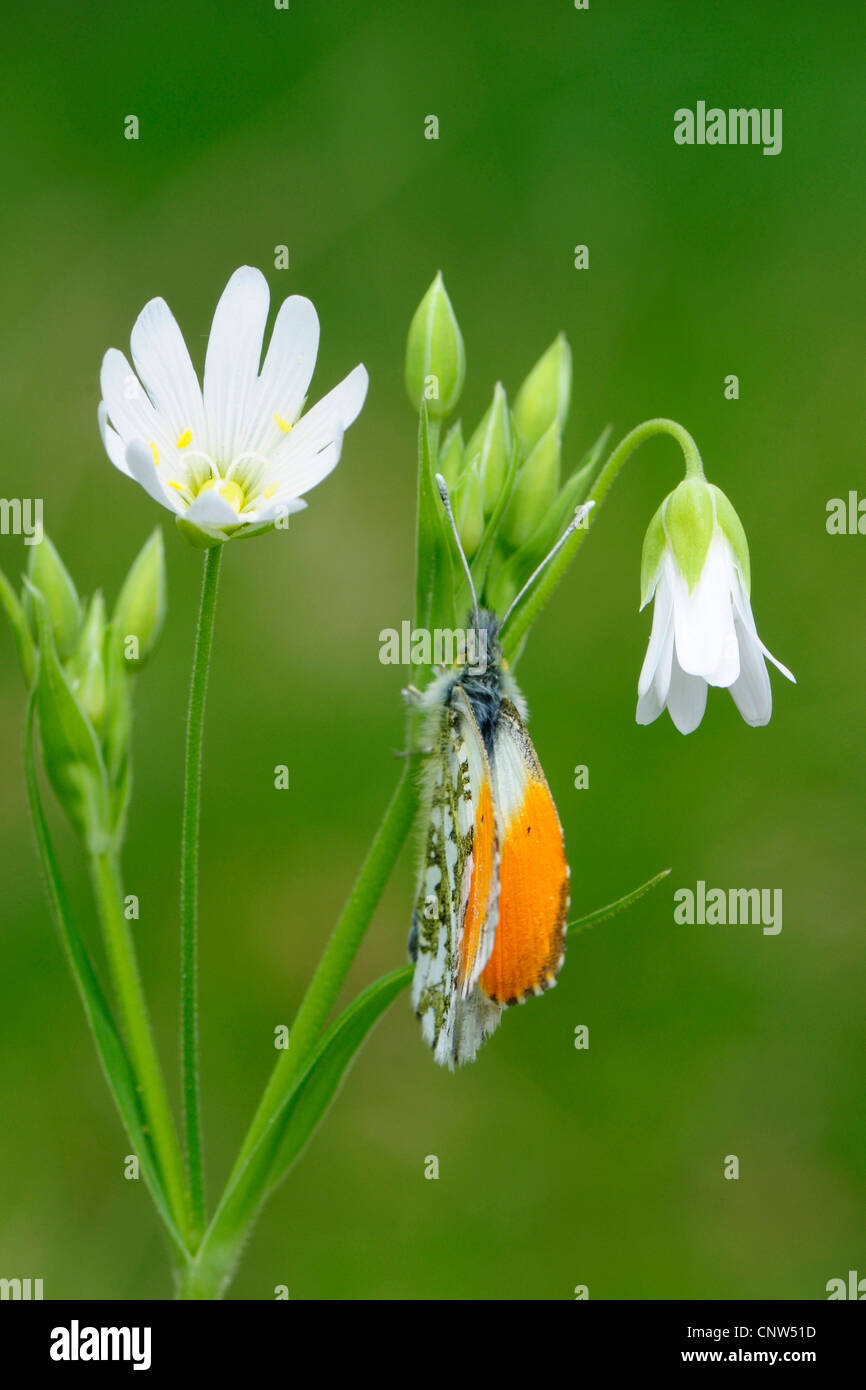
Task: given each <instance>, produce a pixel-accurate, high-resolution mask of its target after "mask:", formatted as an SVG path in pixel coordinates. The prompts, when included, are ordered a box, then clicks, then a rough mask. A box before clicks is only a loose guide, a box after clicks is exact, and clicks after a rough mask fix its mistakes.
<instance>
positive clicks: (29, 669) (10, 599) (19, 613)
mask: <svg viewBox="0 0 866 1390" xmlns="http://www.w3.org/2000/svg"><path fill="white" fill-rule="evenodd" d="M0 604H2V606H3V608H4V610H5V613H6V616H7V618H8V619H9V622H10V625H11V627H12V635H13V637H14V638H15V646H16V649H17V651H18V660H19V661H20V663H21V670H22V672H23V673H24V684H25V685H26V686H27V689H28V690H29V689H30V686H31V685H32V684H33V676H34V673H35V670H36V658H35V655H34V649H33V638H32V637H31V636H30V628H29V627H28V626H27V618H26V616H25V613H24V609H23V608H22V607H21V604H20V602H19V600H18V595H17V594H16V593H15V590H14V589H13V588H12V585H11V584H10V583H9V580H8V579H7V578H6V576H5V574H4V573H3V571H2V570H0Z"/></svg>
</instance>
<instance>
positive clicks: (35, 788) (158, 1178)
mask: <svg viewBox="0 0 866 1390" xmlns="http://www.w3.org/2000/svg"><path fill="white" fill-rule="evenodd" d="M34 705H35V695H34V693H33V692H31V694H30V698H29V700H28V702H27V715H26V720H25V735H24V771H25V778H26V783H27V796H28V800H29V803H30V815H31V818H32V821H33V829H34V831H35V834H36V844H37V847H38V850H39V858H40V861H41V864H42V870H43V873H44V875H45V886H46V891H47V895H48V902H49V906H50V909H51V915H52V917H53V919H54V924H55V927H56V928H57V932H58V934H59V936H60V941H61V944H62V947H63V953H64V955H65V956H66V960H67V962H68V964H69V969H70V971H71V973H72V978H73V980H74V982H75V986H76V989H77V990H78V995H79V998H80V999H81V1003H82V1006H83V1008H84V1014H85V1018H86V1019H87V1023H88V1026H89V1028H90V1032H91V1036H92V1037H93V1042H94V1046H95V1047H96V1051H97V1054H98V1056H99V1061H100V1063H101V1065H102V1071H103V1075H104V1076H105V1079H106V1082H107V1083H108V1087H109V1089H110V1091H111V1094H112V1096H113V1098H114V1102H115V1104H116V1106H117V1109H118V1112H119V1114H120V1117H121V1120H122V1121H123V1124H124V1125H125V1127H126V1131H127V1134H128V1135H129V1138H130V1140H131V1142H132V1145H133V1148H134V1150H135V1152H136V1153H137V1154H138V1157H139V1160H140V1163H141V1173H142V1177H143V1178H144V1181H145V1184H146V1186H147V1188H148V1191H149V1192H150V1194H151V1196H152V1197H153V1200H154V1202H155V1204H156V1207H157V1210H158V1212H159V1214H160V1216H161V1217H162V1220H163V1222H164V1223H165V1227H166V1230H167V1231H168V1234H169V1236H170V1238H171V1241H172V1245H173V1253H174V1256H175V1259H176V1261H179V1262H180V1263H184V1262H185V1259H186V1256H187V1250H186V1247H185V1245H184V1242H183V1239H182V1237H181V1234H180V1231H179V1230H178V1227H177V1224H176V1222H175V1219H174V1216H173V1215H172V1212H171V1208H170V1204H169V1201H168V1198H167V1196H166V1191H165V1180H164V1177H163V1174H162V1172H161V1171H160V1165H159V1161H158V1158H157V1155H156V1153H155V1151H154V1148H153V1141H152V1138H151V1135H150V1133H149V1132H148V1128H147V1116H146V1114H145V1112H144V1109H143V1106H142V1097H141V1094H140V1089H139V1086H138V1084H137V1081H136V1078H135V1073H134V1072H133V1069H132V1067H131V1065H130V1062H129V1057H128V1054H127V1051H126V1048H125V1046H124V1043H123V1040H122V1039H121V1037H120V1034H119V1032H118V1030H117V1027H116V1026H115V1022H114V1017H113V1015H112V1012H111V1008H110V1006H109V1004H108V1000H107V999H106V997H105V995H104V993H103V991H102V987H101V985H100V983H99V979H98V976H97V974H96V970H95V969H94V966H93V962H92V960H91V958H90V953H89V951H88V949H87V946H86V945H85V943H84V940H83V938H82V936H81V934H80V932H79V931H78V928H77V926H76V924H75V921H74V919H73V916H72V912H71V910H70V907H69V899H68V897H67V894H66V890H65V888H64V886H63V880H62V879H61V877H60V870H59V868H58V866H57V859H56V856H55V854H54V847H53V845H52V843H51V838H50V836H49V834H48V826H47V824H46V821H45V813H44V811H43V809H42V799H41V797H40V795H39V785H38V782H37V778H36V767H35V763H34V758H33V712H34Z"/></svg>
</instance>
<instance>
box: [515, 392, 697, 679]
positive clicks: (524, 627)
mask: <svg viewBox="0 0 866 1390" xmlns="http://www.w3.org/2000/svg"><path fill="white" fill-rule="evenodd" d="M657 434H668V435H670V436H671V437H672V438H673V439H675V440H676V442H677V444H679V446H680V448H681V449H682V451H683V456H684V458H685V462H686V477H687V478H702V477H703V476H704V466H703V464H702V462H701V456H700V453H699V452H698V446H697V444H696V443H695V441H694V439H693V438H692V436H691V435H690V434H689V432H688V430H686V429H683V426H682V425H679V424H677V422H676V420H666V419H664V418H659V419H654V420H644V422H643V424H641V425H636V426H635V428H634V429H633V430H630V431H629V433H628V434H627V435H626V436H625V437H624V438H623V439H621V440H620V442H619V443H618V444H617V446H616V448H615V449H614V450H613V453H612V454H611V455H610V456H609V458H608V460H607V462H606V463H605V465H604V467H603V468H602V469H601V472H600V473H599V475H598V477H597V478H596V480H595V483H594V484H593V486H592V488H591V489H590V491H589V494H588V496H587V497H586V499H585V503H584V505H585V504H586V502H594V503H595V506H594V507H593V509H592V511H591V512H590V513H589V517H588V522H587V525H586V526H579V527H578V528H577V530H576V531H574V532H573V533H572V535H571V536H570V537H569V538H568V540H567V541H566V543H565V545H564V546H563V547H562V549H561V550H560V551H559V552H558V554H557V555H556V557H555V558H554V559H553V560H551V562H550V564H549V565H548V567H547V569H546V570H545V571H544V573H543V574H542V576H541V577H540V579H539V581H538V583H537V584H536V585H535V587H534V588H533V589H532V590H531V591H530V593H529V594H528V595H527V597H526V601H525V602H523V603H521V604H520V606H519V607H518V608H517V609H515V612H514V614H513V616H512V617H511V618H510V619H509V621H508V624H507V626H506V627H505V628H504V629H503V637H502V648H503V651H504V653H505V655H506V657H508V658H509V659H513V657H514V655H515V653H516V652H518V651H519V649H520V644H521V642H522V641H523V638H524V637H525V636H526V633H527V632H528V631H529V628H530V627H531V626H532V624H533V623H534V622H535V619H536V618H537V617H538V614H539V613H540V612H541V610H542V608H543V607H544V605H545V604H546V603H547V601H548V599H549V598H550V596H551V594H552V593H553V590H554V589H555V588H556V586H557V584H559V582H560V580H561V579H562V577H563V575H564V574H565V572H566V570H567V569H568V567H569V565H570V564H571V562H572V560H573V559H574V557H575V554H576V553H577V551H578V550H579V549H580V546H581V545H582V544H583V541H584V538H585V537H586V535H587V532H588V530H589V528H590V527H591V526H592V525H593V524H594V522H595V518H596V516H597V514H598V510H599V508H600V506H601V504H602V502H603V501H604V499H605V497H606V496H607V494H608V492H609V491H610V489H611V487H612V486H613V484H614V482H615V481H616V478H617V476H618V474H619V472H620V470H621V469H622V467H623V465H624V464H625V463H626V462H627V460H628V459H629V458H630V457H631V455H632V454H633V453H634V451H635V449H638V448H640V446H641V444H644V443H646V441H647V440H648V439H652V438H653V436H654V435H657Z"/></svg>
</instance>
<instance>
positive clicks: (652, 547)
mask: <svg viewBox="0 0 866 1390" xmlns="http://www.w3.org/2000/svg"><path fill="white" fill-rule="evenodd" d="M665 500H667V499H665ZM664 509H665V503H664V502H662V504H661V506H660V507H659V508H658V510H657V511H656V513H655V515H654V516H653V519H652V521H651V522H650V524H649V526H648V527H647V531H646V535H645V536H644V538H643V549H642V550H641V557H640V606H641V608H645V607H646V605H647V604H648V603H649V601H650V599H651V598H652V596H653V594H654V593H655V586H656V580H657V578H658V572H659V566H660V565H661V562H662V556H663V555H664V553H665V546H666V545H667V537H666V536H665V526H664V515H663V514H664Z"/></svg>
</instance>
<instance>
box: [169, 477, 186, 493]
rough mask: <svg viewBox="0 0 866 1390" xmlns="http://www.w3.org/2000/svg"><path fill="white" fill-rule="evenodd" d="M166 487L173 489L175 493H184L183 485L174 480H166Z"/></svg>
mask: <svg viewBox="0 0 866 1390" xmlns="http://www.w3.org/2000/svg"><path fill="white" fill-rule="evenodd" d="M168 485H169V487H173V488H174V490H175V492H183V491H184V486H183V483H179V482H178V481H177V479H176V478H169V480H168Z"/></svg>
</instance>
